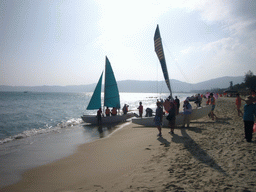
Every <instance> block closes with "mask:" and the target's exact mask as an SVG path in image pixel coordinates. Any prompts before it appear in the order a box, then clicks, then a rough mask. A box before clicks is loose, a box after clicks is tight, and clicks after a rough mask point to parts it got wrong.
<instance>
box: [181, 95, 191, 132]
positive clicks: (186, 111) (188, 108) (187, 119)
mask: <svg viewBox="0 0 256 192" xmlns="http://www.w3.org/2000/svg"><path fill="white" fill-rule="evenodd" d="M191 113H192V106H191V105H190V103H189V101H188V100H187V99H186V100H185V101H184V105H183V115H184V120H183V126H182V127H185V124H187V127H189V123H190V115H191Z"/></svg>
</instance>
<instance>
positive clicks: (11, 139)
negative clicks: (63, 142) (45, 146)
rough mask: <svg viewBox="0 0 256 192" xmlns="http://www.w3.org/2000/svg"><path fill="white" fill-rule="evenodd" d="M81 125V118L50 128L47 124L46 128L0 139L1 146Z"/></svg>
mask: <svg viewBox="0 0 256 192" xmlns="http://www.w3.org/2000/svg"><path fill="white" fill-rule="evenodd" d="M81 123H83V120H82V119H81V118H76V119H75V118H73V119H70V120H68V121H65V122H61V123H58V124H57V125H56V126H55V127H54V126H49V125H48V124H46V125H45V128H38V129H30V130H26V131H23V132H22V133H19V134H17V135H14V136H10V137H7V138H4V139H0V145H1V144H4V143H7V142H11V141H14V140H18V139H24V138H27V137H31V136H36V135H40V134H46V133H51V132H59V130H60V129H63V128H67V127H73V126H75V125H79V124H81Z"/></svg>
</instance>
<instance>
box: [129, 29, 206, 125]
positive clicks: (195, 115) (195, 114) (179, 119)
mask: <svg viewBox="0 0 256 192" xmlns="http://www.w3.org/2000/svg"><path fill="white" fill-rule="evenodd" d="M154 44H155V45H154V46H155V52H156V55H157V57H158V59H159V61H160V64H161V67H162V71H163V75H164V79H165V82H166V85H167V87H168V89H169V91H170V97H169V98H172V99H173V97H172V90H171V85H170V80H169V75H168V70H167V66H166V60H165V56H164V50H163V45H162V39H161V36H160V30H159V26H158V25H157V28H156V31H155V35H154ZM210 111H211V106H209V105H207V106H204V107H198V108H196V109H193V110H192V113H191V116H190V120H197V119H200V118H202V117H204V116H206V115H207V114H209V113H210ZM182 114H183V113H182V112H180V113H179V114H178V115H177V116H176V121H175V123H176V125H180V124H183V120H184V116H183V115H182ZM132 122H133V123H135V124H139V125H144V126H150V127H154V126H155V125H154V117H153V116H152V117H142V118H133V119H132ZM163 126H168V120H167V119H166V117H163Z"/></svg>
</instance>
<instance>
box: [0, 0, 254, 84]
mask: <svg viewBox="0 0 256 192" xmlns="http://www.w3.org/2000/svg"><path fill="white" fill-rule="evenodd" d="M255 10H256V0H225V1H223V0H136V1H135V0H129V1H127V0H125V1H124V0H43V1H38V0H22V1H20V0H1V1H0V75H1V76H0V85H10V86H41V85H60V86H66V85H86V84H92V83H97V81H98V79H99V77H100V75H101V73H102V71H103V70H104V67H105V57H106V56H107V57H108V59H109V61H110V62H111V65H112V68H113V71H114V73H115V77H116V80H117V81H122V80H142V81H148V80H149V81H152V80H157V81H162V80H163V75H162V72H161V66H160V63H159V61H158V58H157V56H156V54H155V51H154V41H153V38H154V33H155V29H156V27H157V25H159V28H160V33H161V38H162V42H163V47H164V53H165V58H166V62H167V68H168V72H169V77H170V79H176V80H180V81H183V82H187V83H199V82H203V81H207V80H210V79H214V78H218V77H223V76H244V75H245V74H246V73H247V72H248V71H249V70H251V71H252V72H253V73H254V75H256V11H255Z"/></svg>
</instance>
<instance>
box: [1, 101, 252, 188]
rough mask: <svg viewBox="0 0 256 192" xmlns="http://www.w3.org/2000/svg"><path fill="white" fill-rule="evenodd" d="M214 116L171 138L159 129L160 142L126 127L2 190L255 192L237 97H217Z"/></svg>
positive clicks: (152, 133)
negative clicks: (212, 118) (161, 135)
mask: <svg viewBox="0 0 256 192" xmlns="http://www.w3.org/2000/svg"><path fill="white" fill-rule="evenodd" d="M204 102H205V101H204ZM242 104H244V103H242ZM215 114H216V115H217V117H218V119H217V120H215V121H212V120H211V119H209V117H208V116H206V117H204V118H202V119H199V120H196V121H192V122H191V127H190V128H177V129H175V131H174V132H175V134H174V135H170V134H169V133H168V132H169V129H168V128H163V131H162V132H163V137H162V138H161V137H160V138H158V137H157V136H156V135H157V133H158V131H157V129H156V128H155V127H152V128H145V127H143V126H139V125H136V124H132V123H129V124H128V125H126V126H124V127H123V128H122V129H120V130H119V129H118V131H114V132H113V133H112V134H111V137H110V136H109V137H106V138H104V139H103V140H102V139H100V140H96V141H93V142H90V143H85V144H82V145H80V146H79V147H78V148H77V150H76V151H75V153H74V154H72V155H70V156H68V157H66V158H63V159H60V160H58V161H55V162H53V163H50V164H46V165H43V166H40V167H36V168H33V169H31V170H29V171H27V172H26V173H24V174H23V178H22V180H21V181H20V182H18V183H16V184H14V185H11V186H7V187H4V188H2V189H1V190H0V191H135V190H138V191H143V190H144V191H148V190H152V191H164V190H165V191H175V190H183V191H198V190H199V191H201V190H206V191H215V190H218V191H220V190H221V191H225V190H230V191H233V190H236V191H243V190H249V191H250V190H251V191H254V190H256V184H255V177H256V165H255V162H256V151H255V144H256V142H255V140H256V139H255V134H254V135H253V136H254V138H253V142H251V143H247V142H246V141H245V139H244V137H243V136H244V132H243V121H242V118H241V117H238V116H237V111H236V106H235V98H219V99H217V101H216V108H215Z"/></svg>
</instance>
